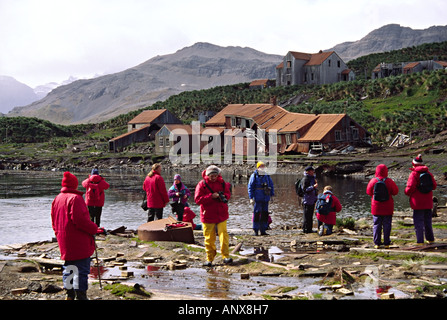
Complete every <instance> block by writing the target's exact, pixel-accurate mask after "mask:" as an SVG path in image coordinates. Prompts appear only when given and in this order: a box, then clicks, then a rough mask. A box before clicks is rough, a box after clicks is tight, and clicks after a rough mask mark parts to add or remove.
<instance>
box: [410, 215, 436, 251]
mask: <svg viewBox="0 0 447 320" xmlns="http://www.w3.org/2000/svg"><path fill="white" fill-rule="evenodd" d="M431 218H432V210H431V209H425V210H413V223H414V229H415V231H416V240H417V243H424V235H425V239H426V240H427V241H435V236H434V234H433V226H432V222H431V221H432V219H431Z"/></svg>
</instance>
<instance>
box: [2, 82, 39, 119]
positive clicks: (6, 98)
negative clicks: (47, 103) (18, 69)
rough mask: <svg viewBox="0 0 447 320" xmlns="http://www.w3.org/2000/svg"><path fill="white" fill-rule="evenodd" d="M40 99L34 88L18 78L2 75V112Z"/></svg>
mask: <svg viewBox="0 0 447 320" xmlns="http://www.w3.org/2000/svg"><path fill="white" fill-rule="evenodd" d="M36 100H38V97H37V95H36V94H35V93H34V91H33V89H32V88H30V87H28V86H27V85H26V84H23V83H21V82H19V81H17V80H16V79H14V78H12V77H8V76H0V112H2V113H7V112H9V111H10V110H11V109H12V108H14V107H17V106H26V105H27V104H30V103H32V102H34V101H36Z"/></svg>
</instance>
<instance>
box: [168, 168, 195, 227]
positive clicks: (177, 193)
mask: <svg viewBox="0 0 447 320" xmlns="http://www.w3.org/2000/svg"><path fill="white" fill-rule="evenodd" d="M168 196H169V199H172V202H171V207H172V213H176V214H177V220H178V221H183V212H184V208H185V207H189V205H188V197H190V196H191V192H190V191H189V189H188V188H187V187H186V186H185V185H184V184H183V182H182V177H181V176H180V175H179V174H176V175H175V176H174V183H173V185H172V186H171V187H170V188H169V190H168Z"/></svg>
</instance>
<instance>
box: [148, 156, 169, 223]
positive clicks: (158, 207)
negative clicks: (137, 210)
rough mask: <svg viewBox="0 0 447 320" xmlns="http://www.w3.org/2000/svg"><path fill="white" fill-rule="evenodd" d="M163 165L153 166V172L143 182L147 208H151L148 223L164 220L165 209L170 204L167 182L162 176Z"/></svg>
mask: <svg viewBox="0 0 447 320" xmlns="http://www.w3.org/2000/svg"><path fill="white" fill-rule="evenodd" d="M161 169H162V168H161V164H160V163H155V164H154V165H152V170H151V172H149V174H148V175H147V176H146V179H145V180H144V182H143V190H144V191H146V196H147V207H148V208H149V212H148V217H147V222H149V221H154V220H155V217H157V219H161V218H163V208H164V207H165V206H166V205H167V204H168V203H169V197H168V191H167V190H166V184H165V180H164V179H163V177H162V176H161Z"/></svg>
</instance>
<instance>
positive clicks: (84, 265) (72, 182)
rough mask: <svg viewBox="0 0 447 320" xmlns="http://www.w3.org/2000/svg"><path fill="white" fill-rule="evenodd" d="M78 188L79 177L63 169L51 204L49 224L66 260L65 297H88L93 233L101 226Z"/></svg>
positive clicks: (80, 298) (93, 247)
mask: <svg viewBox="0 0 447 320" xmlns="http://www.w3.org/2000/svg"><path fill="white" fill-rule="evenodd" d="M83 194H84V193H83V192H81V191H78V178H76V176H75V175H73V174H71V173H70V172H68V171H67V172H64V176H63V178H62V189H61V192H60V193H59V195H57V196H56V198H55V199H54V200H53V203H52V204H51V223H52V227H53V230H54V233H55V235H56V238H57V242H58V245H59V250H60V252H61V259H62V260H65V263H64V266H63V273H62V280H63V283H64V288H65V290H66V292H67V297H66V299H67V300H74V299H75V298H76V299H77V300H88V299H87V289H88V275H89V273H90V257H91V256H92V254H93V252H95V239H94V235H95V234H97V233H104V229H101V228H98V226H97V225H96V224H95V223H94V222H92V221H91V220H90V217H89V212H88V209H87V205H86V204H85V201H84V199H83V198H82V195H83Z"/></svg>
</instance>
